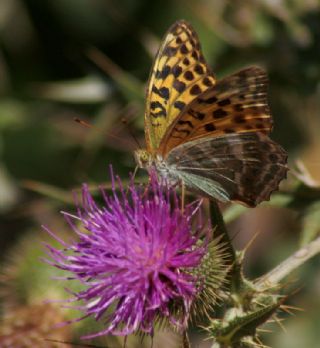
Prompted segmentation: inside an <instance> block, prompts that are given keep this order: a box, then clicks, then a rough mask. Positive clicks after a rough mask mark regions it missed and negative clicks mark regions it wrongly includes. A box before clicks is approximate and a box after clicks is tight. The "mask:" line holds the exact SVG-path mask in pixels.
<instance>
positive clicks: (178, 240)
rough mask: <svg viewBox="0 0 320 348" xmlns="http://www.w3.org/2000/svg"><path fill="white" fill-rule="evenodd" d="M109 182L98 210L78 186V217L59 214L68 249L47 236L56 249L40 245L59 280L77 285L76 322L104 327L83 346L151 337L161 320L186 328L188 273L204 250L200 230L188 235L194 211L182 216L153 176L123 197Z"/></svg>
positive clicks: (191, 281)
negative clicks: (71, 237) (69, 234)
mask: <svg viewBox="0 0 320 348" xmlns="http://www.w3.org/2000/svg"><path fill="white" fill-rule="evenodd" d="M111 175H112V194H110V195H108V194H107V193H106V192H105V191H104V190H102V196H103V200H104V203H103V206H98V204H97V203H96V202H95V201H94V199H93V198H92V196H91V194H90V193H89V190H88V187H87V186H86V185H84V186H83V190H82V204H81V205H82V206H81V207H80V205H79V204H78V209H77V214H75V215H73V214H69V213H63V214H64V216H65V218H66V220H67V221H68V223H69V224H70V226H71V227H72V229H73V231H74V232H75V233H76V234H77V236H78V240H77V241H73V242H71V243H70V244H68V243H66V242H64V241H62V240H61V239H59V238H58V237H57V236H56V235H55V234H54V233H52V232H51V231H50V230H48V229H46V230H47V231H48V232H49V233H50V234H51V235H52V236H53V237H54V238H55V239H57V240H58V241H59V242H60V243H61V244H62V246H63V249H56V248H53V247H51V246H50V245H46V247H47V249H48V254H49V255H50V258H51V260H47V262H49V263H50V264H52V265H53V266H55V267H57V268H59V269H62V270H65V271H68V272H70V273H71V277H70V276H68V277H66V278H65V280H70V279H77V280H78V281H79V282H81V284H83V285H84V290H82V291H79V292H77V293H73V295H74V298H72V299H71V301H81V304H80V305H79V306H77V309H80V310H81V311H82V312H84V316H83V317H82V318H85V317H87V316H93V317H94V318H95V319H96V320H103V321H104V324H105V328H104V329H103V330H102V331H100V332H97V333H93V334H91V335H88V336H86V337H84V338H92V337H96V336H102V335H106V334H114V335H128V334H131V333H133V332H135V331H137V330H140V331H143V332H145V333H149V334H152V333H153V329H154V325H155V323H156V322H157V321H159V320H160V321H161V320H163V319H167V320H169V322H171V323H172V324H174V325H175V327H178V328H185V327H186V325H187V320H188V317H189V313H190V307H191V304H192V302H193V300H194V299H195V297H196V296H197V293H198V292H199V291H200V288H201V285H199V284H201V283H199V277H198V276H195V275H194V274H193V273H192V271H193V270H194V269H196V268H197V267H198V266H199V265H200V263H201V260H202V258H203V256H204V255H205V253H206V249H207V246H208V243H207V238H204V239H203V240H202V239H201V238H200V237H201V236H202V234H203V229H202V228H196V229H195V232H194V229H193V228H192V221H193V220H194V219H193V217H194V216H195V215H196V214H198V211H199V206H200V203H199V202H194V203H192V204H189V205H187V206H186V207H185V208H184V210H183V211H182V210H181V208H180V202H179V199H178V197H177V195H176V194H175V192H174V189H173V188H172V187H170V186H168V185H167V184H166V183H165V182H159V181H158V179H157V178H156V176H155V175H151V182H150V184H149V185H148V186H147V187H146V188H144V187H142V186H138V187H137V186H135V185H134V184H133V183H132V182H131V183H130V185H129V188H128V192H127V193H126V192H125V190H124V188H123V186H122V184H121V181H120V180H119V179H117V182H118V187H119V191H118V192H117V191H116V184H115V180H114V177H113V174H112V173H111ZM75 222H77V224H75ZM199 224H200V223H199ZM198 227H200V226H198ZM82 318H80V319H82ZM80 319H78V320H80Z"/></svg>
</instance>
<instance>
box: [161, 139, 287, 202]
mask: <svg viewBox="0 0 320 348" xmlns="http://www.w3.org/2000/svg"><path fill="white" fill-rule="evenodd" d="M286 161H287V154H286V152H285V151H284V150H283V149H282V148H281V146H279V145H278V144H277V143H275V142H274V141H272V140H271V139H270V138H269V137H268V136H266V135H264V134H262V133H240V134H228V135H224V136H219V137H214V138H203V139H198V140H194V141H191V142H187V143H185V144H182V145H180V146H178V147H176V148H175V149H173V150H172V151H171V152H170V153H169V155H168V157H167V163H168V165H169V166H171V167H172V168H174V169H173V170H174V171H176V175H177V176H178V177H181V178H182V179H183V181H184V182H185V184H186V185H187V186H189V187H191V188H193V189H194V190H196V191H198V192H200V193H202V194H206V195H208V196H211V197H214V198H216V199H218V200H220V201H228V200H233V201H239V202H241V203H244V204H246V205H247V206H250V207H254V206H256V205H257V204H258V203H260V202H262V201H264V200H269V198H270V194H271V193H272V192H273V191H274V190H276V189H277V188H278V185H279V182H280V181H281V180H282V179H283V178H284V177H285V176H286V173H287V170H288V169H287V166H286Z"/></svg>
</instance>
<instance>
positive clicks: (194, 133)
mask: <svg viewBox="0 0 320 348" xmlns="http://www.w3.org/2000/svg"><path fill="white" fill-rule="evenodd" d="M267 82H268V81H267V76H266V73H265V71H264V70H263V69H261V68H259V67H250V68H247V69H243V70H241V71H239V72H237V73H235V74H233V75H231V76H229V77H226V78H224V79H222V80H220V81H218V82H217V83H216V84H215V85H214V86H212V87H210V88H209V89H207V90H206V91H205V92H203V93H201V94H199V95H198V96H197V97H196V98H195V99H194V100H193V101H192V102H191V103H190V104H189V105H187V106H186V107H185V108H184V109H183V110H182V112H181V113H180V114H179V116H178V117H177V118H176V120H175V121H174V122H173V123H172V124H171V126H170V129H168V131H167V133H166V134H165V136H164V138H163V139H162V141H161V144H160V147H159V153H161V154H162V155H163V156H164V157H165V156H166V154H168V153H169V152H170V150H172V149H173V148H175V147H176V146H178V145H180V144H183V143H186V142H189V141H192V140H196V139H201V138H207V137H218V136H221V135H226V134H232V133H243V132H261V133H265V134H268V133H269V132H270V130H271V128H272V118H271V115H270V111H269V107H268V103H267Z"/></svg>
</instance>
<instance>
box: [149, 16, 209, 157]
mask: <svg viewBox="0 0 320 348" xmlns="http://www.w3.org/2000/svg"><path fill="white" fill-rule="evenodd" d="M214 83H215V79H214V76H213V74H212V72H211V70H210V68H209V67H208V66H207V64H206V62H205V60H204V58H203V55H202V53H201V49H200V43H199V39H198V36H197V34H196V33H195V31H194V30H193V28H192V27H191V25H190V24H189V23H187V22H185V21H178V22H176V23H175V24H174V25H173V26H172V27H171V28H170V29H169V30H168V32H167V34H166V36H165V38H164V40H163V43H162V45H161V47H160V49H159V51H158V54H157V56H156V58H155V62H154V65H153V68H152V70H151V75H150V78H149V83H148V87H147V95H146V112H145V135H146V143H147V150H148V151H149V152H150V153H154V152H157V150H158V146H159V144H160V142H161V140H162V138H163V136H164V134H165V133H166V131H167V129H168V128H169V126H170V124H171V123H172V122H173V121H174V120H175V118H176V117H177V116H178V115H179V114H180V113H181V111H182V110H183V109H184V108H185V107H186V106H187V105H188V104H189V103H191V102H192V101H193V100H194V99H195V98H196V97H197V96H198V95H199V94H201V93H203V92H204V91H205V90H207V89H208V88H210V87H212V86H213V85H214Z"/></svg>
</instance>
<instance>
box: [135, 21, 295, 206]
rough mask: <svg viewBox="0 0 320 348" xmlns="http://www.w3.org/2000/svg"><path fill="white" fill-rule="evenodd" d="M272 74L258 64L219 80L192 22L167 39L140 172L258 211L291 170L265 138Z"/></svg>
mask: <svg viewBox="0 0 320 348" xmlns="http://www.w3.org/2000/svg"><path fill="white" fill-rule="evenodd" d="M266 89H267V76H266V74H265V72H264V70H263V69H261V68H259V67H249V68H246V69H243V70H241V71H239V72H237V73H235V74H233V75H231V76H229V77H226V78H224V79H222V80H219V81H216V79H215V77H214V75H213V73H212V72H211V70H210V68H209V67H208V66H207V64H206V63H205V60H204V58H203V55H202V53H201V50H200V43H199V40H198V37H197V35H196V33H195V32H194V30H193V29H192V27H191V26H190V24H188V23H187V22H185V21H178V22H176V23H175V24H174V25H173V26H172V27H171V28H170V29H169V31H168V33H167V34H166V36H165V38H164V40H163V43H162V45H161V47H160V49H159V52H158V54H157V57H156V59H155V63H154V67H153V69H152V73H151V76H150V79H149V84H148V88H147V98H146V100H147V101H146V113H145V133H146V144H147V148H146V149H145V150H138V151H136V153H135V157H136V160H137V163H138V165H139V166H140V167H143V168H146V169H147V170H150V169H152V168H155V169H156V171H157V172H158V173H159V175H160V176H163V177H166V178H168V179H169V180H170V181H171V182H173V183H176V182H181V181H182V182H183V183H184V184H185V186H186V187H187V188H189V189H191V190H192V191H195V192H199V193H201V194H204V195H207V196H209V197H212V198H215V199H218V200H220V201H230V200H231V201H237V202H240V203H243V204H245V205H247V206H251V207H253V206H255V205H257V204H258V203H260V202H261V201H263V200H268V199H269V197H270V194H271V193H272V192H273V191H274V190H276V189H277V188H278V185H279V182H280V181H281V180H282V179H283V178H284V177H285V176H286V173H287V170H288V169H287V166H286V160H287V154H286V152H285V151H284V150H283V149H282V148H281V146H280V145H278V144H277V143H275V142H274V141H272V140H271V139H270V138H269V137H268V134H269V132H270V131H271V128H272V118H271V116H270V111H269V107H268V103H267V100H266V95H267V91H266Z"/></svg>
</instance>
